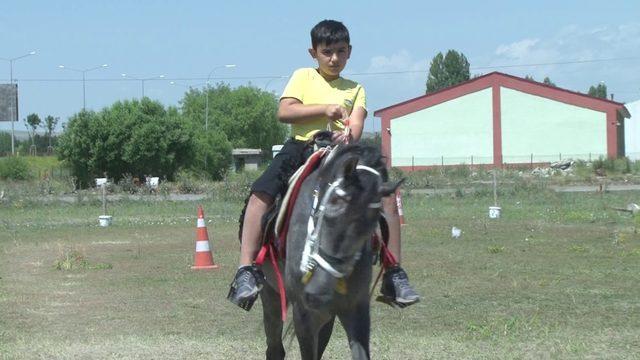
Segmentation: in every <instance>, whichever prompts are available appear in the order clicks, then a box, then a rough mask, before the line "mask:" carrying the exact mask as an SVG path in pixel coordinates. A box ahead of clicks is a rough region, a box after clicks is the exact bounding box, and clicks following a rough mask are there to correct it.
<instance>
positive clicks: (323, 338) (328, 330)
mask: <svg viewBox="0 0 640 360" xmlns="http://www.w3.org/2000/svg"><path fill="white" fill-rule="evenodd" d="M335 320H336V317H335V316H334V317H332V318H331V320H330V321H329V322H328V323H326V324H324V326H323V327H322V328H321V329H320V333H319V334H318V359H322V354H324V349H326V348H327V344H329V339H331V334H332V333H333V323H334V322H335Z"/></svg>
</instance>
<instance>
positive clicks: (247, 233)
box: [240, 192, 273, 266]
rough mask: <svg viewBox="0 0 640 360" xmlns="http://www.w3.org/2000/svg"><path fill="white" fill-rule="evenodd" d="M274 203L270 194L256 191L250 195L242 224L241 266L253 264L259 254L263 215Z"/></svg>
mask: <svg viewBox="0 0 640 360" xmlns="http://www.w3.org/2000/svg"><path fill="white" fill-rule="evenodd" d="M272 204H273V198H272V197H271V196H270V195H269V194H265V193H261V192H254V193H252V194H251V196H249V202H248V203H247V209H246V210H245V213H244V221H243V225H242V237H241V244H240V266H246V265H251V264H253V260H255V258H256V255H258V252H259V251H260V245H261V244H260V238H261V237H262V217H263V216H264V214H266V213H267V210H269V207H270V206H271V205H272Z"/></svg>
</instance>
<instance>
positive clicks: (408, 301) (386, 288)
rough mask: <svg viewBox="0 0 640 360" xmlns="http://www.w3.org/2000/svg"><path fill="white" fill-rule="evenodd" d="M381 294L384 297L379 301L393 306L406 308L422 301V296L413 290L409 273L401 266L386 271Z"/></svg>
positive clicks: (379, 298)
mask: <svg viewBox="0 0 640 360" xmlns="http://www.w3.org/2000/svg"><path fill="white" fill-rule="evenodd" d="M380 292H381V293H382V296H380V297H378V299H377V300H378V301H381V302H384V303H387V304H389V305H391V306H397V307H400V308H404V307H407V306H409V305H413V304H415V303H417V302H418V301H420V295H418V293H416V292H415V290H413V288H412V287H411V284H409V277H408V276H407V273H406V272H405V271H404V269H402V268H401V267H400V266H394V267H392V268H389V269H387V270H385V272H384V276H383V278H382V287H381V288H380Z"/></svg>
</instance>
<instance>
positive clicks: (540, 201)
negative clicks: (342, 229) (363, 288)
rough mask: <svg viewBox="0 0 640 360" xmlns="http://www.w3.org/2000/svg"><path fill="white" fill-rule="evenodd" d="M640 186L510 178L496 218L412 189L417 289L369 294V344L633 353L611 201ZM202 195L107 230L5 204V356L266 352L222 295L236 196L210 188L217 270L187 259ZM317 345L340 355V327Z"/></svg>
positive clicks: (418, 351) (117, 212) (87, 215)
mask: <svg viewBox="0 0 640 360" xmlns="http://www.w3.org/2000/svg"><path fill="white" fill-rule="evenodd" d="M482 194H484V195H482ZM638 197H640V193H637V192H621V193H607V194H604V195H598V194H570V193H562V194H555V193H551V192H547V191H544V190H539V191H538V190H535V189H533V190H532V189H528V190H527V189H524V190H522V189H521V190H518V189H514V190H513V191H511V192H509V191H506V192H505V194H504V195H503V196H502V197H501V206H502V207H503V217H502V218H501V219H499V220H490V219H488V216H487V212H488V206H489V205H491V204H492V201H493V200H492V198H491V197H490V194H489V193H488V192H485V193H481V194H480V195H465V196H458V197H455V196H450V195H447V196H431V197H426V196H424V195H413V196H412V195H411V194H407V195H405V196H404V198H403V201H404V211H405V214H406V219H407V222H408V225H407V226H405V227H404V228H403V234H404V266H405V268H406V269H407V270H408V272H409V276H410V278H411V280H412V283H414V285H415V287H416V288H417V290H418V291H419V292H420V293H421V294H422V295H423V300H422V302H420V303H419V304H417V305H415V306H412V307H410V308H407V309H404V310H395V309H392V308H390V307H387V306H386V305H382V304H379V303H375V304H373V306H372V322H373V329H372V338H371V347H372V356H373V357H374V358H376V359H467V358H468V359H523V358H525V359H548V358H551V359H556V358H557V359H584V358H594V359H596V358H597V359H602V358H605V359H606V358H609V359H634V358H636V359H637V358H638V356H639V355H638V354H640V286H639V284H640V235H639V234H637V231H636V228H637V226H638V222H637V221H636V219H634V218H632V217H631V216H630V215H628V214H625V213H618V212H616V211H614V210H609V209H608V206H620V207H624V206H625V205H626V204H627V203H629V202H639V200H637V199H638ZM196 205H197V204H196V203H192V202H168V201H165V202H153V203H152V202H120V203H115V204H111V205H110V212H112V214H113V215H114V219H115V222H114V225H113V226H111V227H108V228H100V227H98V226H97V216H98V215H99V214H100V211H101V210H100V209H101V208H100V204H99V203H98V202H95V201H94V202H86V203H83V204H55V203H54V204H48V205H43V204H36V203H32V202H20V201H14V202H12V203H9V204H0V358H2V359H14V358H15V359H51V358H63V359H85V358H90V359H93V358H96V359H177V358H184V359H186V358H189V359H260V358H263V350H264V348H263V345H262V344H263V334H262V329H261V316H260V315H261V308H260V305H259V303H258V304H257V305H256V307H254V309H253V310H252V311H251V312H249V313H246V312H244V311H243V310H240V309H238V308H236V307H234V306H233V305H232V304H230V303H229V302H228V301H226V299H225V296H226V293H227V291H228V284H229V282H230V280H231V278H232V275H233V273H234V271H235V268H236V262H237V253H238V248H239V245H238V242H237V237H236V232H237V224H236V221H237V215H238V213H239V211H240V206H241V204H240V202H230V201H214V200H208V201H204V202H203V206H204V208H205V216H206V217H207V220H208V223H207V224H208V228H209V234H210V235H211V237H212V246H213V249H214V258H215V260H216V262H217V263H219V264H220V265H221V268H220V269H219V270H215V271H192V270H190V269H189V266H190V265H191V263H192V256H193V250H194V241H195V215H196ZM452 226H457V227H459V228H461V229H462V231H463V234H462V237H461V238H459V239H452V238H451V236H450V231H451V227H452ZM76 260H77V261H76ZM56 265H57V267H58V268H60V269H57V268H56ZM72 265H75V266H77V268H71V269H68V267H69V266H72ZM290 351H291V355H292V356H291V358H293V359H295V358H298V356H297V354H296V353H295V352H296V351H297V349H296V344H295V343H294V344H293V345H291V347H290ZM325 358H327V359H345V358H348V355H347V345H346V340H345V337H344V332H343V331H342V330H341V329H340V328H339V326H336V332H335V333H334V337H333V339H332V341H331V343H330V345H329V348H328V350H327V353H326V357H325Z"/></svg>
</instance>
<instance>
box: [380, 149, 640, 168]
mask: <svg viewBox="0 0 640 360" xmlns="http://www.w3.org/2000/svg"><path fill="white" fill-rule="evenodd" d="M638 155H640V154H638ZM606 157H607V154H605V153H586V154H566V153H565V154H563V153H557V154H533V153H531V154H526V155H503V156H502V163H503V164H504V165H509V164H514V165H515V164H518V165H526V164H529V165H531V166H533V165H535V164H540V163H553V162H557V161H565V160H583V161H593V160H596V159H599V158H606ZM447 165H493V156H477V155H468V156H444V155H441V156H431V157H429V156H418V155H414V156H411V157H395V156H394V157H392V166H394V167H412V168H414V167H425V166H429V167H431V166H447Z"/></svg>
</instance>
